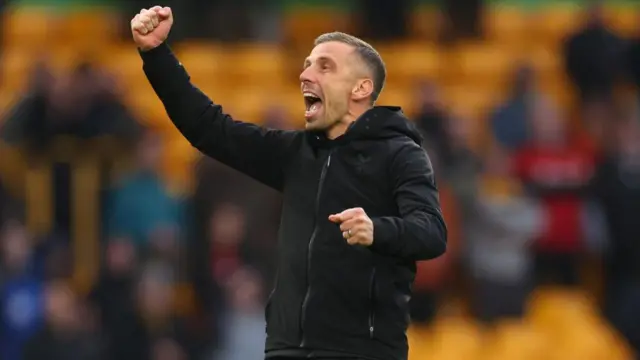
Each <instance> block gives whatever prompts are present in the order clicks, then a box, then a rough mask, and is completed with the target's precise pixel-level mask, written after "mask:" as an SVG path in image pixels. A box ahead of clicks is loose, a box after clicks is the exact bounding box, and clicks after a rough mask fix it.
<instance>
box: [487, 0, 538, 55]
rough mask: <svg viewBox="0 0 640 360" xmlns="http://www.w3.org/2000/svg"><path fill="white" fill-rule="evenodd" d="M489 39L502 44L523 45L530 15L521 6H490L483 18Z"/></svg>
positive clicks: (526, 37)
mask: <svg viewBox="0 0 640 360" xmlns="http://www.w3.org/2000/svg"><path fill="white" fill-rule="evenodd" d="M482 21H483V28H484V32H485V35H486V37H487V40H489V41H490V42H492V43H496V44H501V45H523V42H526V40H527V39H528V36H526V33H527V29H528V25H529V17H528V15H527V13H526V12H524V11H523V10H522V9H521V8H519V7H510V6H504V5H501V6H489V7H487V8H486V10H485V13H484V15H483V18H482Z"/></svg>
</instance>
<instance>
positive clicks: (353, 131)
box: [311, 106, 422, 145]
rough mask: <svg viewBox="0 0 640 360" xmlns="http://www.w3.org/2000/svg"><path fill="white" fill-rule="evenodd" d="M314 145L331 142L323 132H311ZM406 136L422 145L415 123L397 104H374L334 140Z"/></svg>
mask: <svg viewBox="0 0 640 360" xmlns="http://www.w3.org/2000/svg"><path fill="white" fill-rule="evenodd" d="M311 135H312V136H311V140H312V141H313V143H315V144H316V145H324V144H326V143H327V142H332V141H329V140H328V139H326V137H325V136H324V134H318V133H311ZM395 137H408V138H410V139H411V140H413V141H414V142H415V143H416V144H418V145H422V135H421V133H420V131H419V130H418V128H417V127H416V125H415V124H414V123H413V122H412V121H411V120H409V119H408V118H407V117H406V116H405V115H404V113H403V112H402V109H401V108H400V107H399V106H374V107H373V108H371V109H369V110H368V111H367V112H365V113H364V114H362V116H360V118H358V120H356V121H355V122H353V123H352V124H351V126H350V127H349V129H348V130H347V132H346V133H345V134H344V135H343V136H341V137H339V138H337V139H336V140H334V141H337V142H343V141H346V142H348V141H353V140H383V139H390V138H395Z"/></svg>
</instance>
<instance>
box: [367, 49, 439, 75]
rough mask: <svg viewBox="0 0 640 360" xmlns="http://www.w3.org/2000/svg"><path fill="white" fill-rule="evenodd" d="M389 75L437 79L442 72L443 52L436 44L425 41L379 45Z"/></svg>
mask: <svg viewBox="0 0 640 360" xmlns="http://www.w3.org/2000/svg"><path fill="white" fill-rule="evenodd" d="M378 50H379V51H380V55H381V56H382V58H383V60H384V62H385V64H386V66H387V72H388V74H389V75H388V76H389V77H393V78H396V79H403V80H410V81H415V80H416V79H420V78H428V79H434V80H435V79H437V78H438V77H439V75H440V74H441V73H442V72H441V66H442V63H441V56H440V55H441V53H440V51H439V50H438V49H437V48H436V47H435V46H430V45H428V44H424V43H421V42H419V43H408V44H397V45H391V46H384V47H379V48H378Z"/></svg>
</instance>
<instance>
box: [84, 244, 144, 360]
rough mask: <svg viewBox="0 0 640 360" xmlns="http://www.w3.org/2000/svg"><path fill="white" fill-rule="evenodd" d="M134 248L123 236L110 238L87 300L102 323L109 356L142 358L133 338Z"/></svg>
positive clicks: (134, 317)
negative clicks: (102, 262) (100, 269)
mask: <svg viewBox="0 0 640 360" xmlns="http://www.w3.org/2000/svg"><path fill="white" fill-rule="evenodd" d="M136 258H137V257H136V250H135V246H134V245H133V244H132V242H131V241H129V240H127V239H112V240H111V241H110V242H109V244H108V245H107V248H106V259H105V260H106V261H105V270H104V273H103V274H102V275H101V277H100V280H99V281H98V284H97V286H96V288H95V289H93V291H92V293H91V296H90V301H91V303H92V304H93V306H94V307H95V308H96V310H97V312H98V315H99V320H100V323H101V325H102V330H103V339H104V340H105V341H106V343H107V345H108V347H107V349H108V353H109V359H114V360H115V359H122V360H128V359H142V358H141V357H139V356H141V355H140V354H139V352H138V347H136V346H132V344H130V342H132V341H135V340H136V339H137V338H136V336H135V335H136V334H135V333H133V331H132V329H135V325H137V324H136V322H135V319H136V306H135V294H134V290H135V284H134V280H135V279H134V277H135V271H136V266H137V262H136Z"/></svg>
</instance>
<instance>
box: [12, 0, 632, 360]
mask: <svg viewBox="0 0 640 360" xmlns="http://www.w3.org/2000/svg"><path fill="white" fill-rule="evenodd" d="M153 5H157V4H156V3H151V2H149V1H140V0H127V1H124V0H122V1H116V0H15V1H9V0H3V1H0V6H1V8H2V16H1V24H0V25H1V32H2V34H1V36H2V43H1V46H0V74H1V76H0V104H1V105H0V106H2V110H3V112H2V117H1V118H0V137H1V139H2V140H1V141H0V205H1V209H2V211H1V215H2V216H1V218H0V223H1V227H0V228H1V232H0V359H2V360H19V359H26V360H32V359H38V360H40V359H53V360H76V359H77V360H84V359H87V360H88V359H92V360H94V359H105V360H111V359H114V360H129V359H131V360H141V359H150V360H151V359H153V360H182V359H220V360H236V359H237V360H250V359H262V351H263V346H264V337H265V334H264V332H265V330H264V329H265V328H264V326H265V325H264V311H263V304H264V303H265V301H266V298H267V296H268V294H269V292H270V290H271V285H272V280H273V278H274V271H275V269H274V258H275V254H274V249H275V246H274V242H275V241H276V240H275V239H276V233H277V228H278V221H279V219H278V218H279V206H280V198H279V195H278V194H277V193H275V192H273V191H271V190H269V189H266V188H265V187H263V186H261V185H259V184H257V183H255V182H253V181H252V180H249V179H247V178H245V177H244V176H242V175H240V174H238V173H236V172H234V171H232V170H229V169H228V168H226V167H224V166H222V165H220V164H219V163H217V162H215V161H213V160H210V159H203V158H201V157H200V156H199V155H198V154H197V153H196V152H195V151H194V150H193V149H192V148H191V147H190V146H189V144H188V143H187V141H186V140H184V139H183V138H182V137H181V136H180V135H179V134H178V132H177V131H176V130H175V129H174V128H173V126H172V124H171V123H170V121H169V120H168V119H167V116H166V115H165V113H164V110H163V108H162V106H161V103H160V102H159V101H158V100H157V98H156V97H155V95H154V93H153V91H152V89H151V87H150V86H149V85H148V83H147V81H146V79H145V77H144V74H143V72H142V70H141V61H140V59H139V56H138V54H137V51H136V49H135V47H134V45H133V43H132V42H131V40H130V31H129V21H130V19H131V18H132V16H133V15H134V14H135V13H137V12H138V11H140V9H141V8H143V7H150V6H153ZM160 5H166V6H172V7H173V9H174V13H175V17H176V23H175V26H174V31H173V33H172V36H171V42H172V46H173V48H174V50H175V51H176V53H177V54H178V55H179V58H180V60H181V61H182V62H183V63H184V64H185V66H186V68H187V69H188V71H189V72H190V73H191V75H192V78H193V80H194V82H195V83H196V84H197V85H198V86H200V87H201V88H202V89H203V90H204V91H205V92H206V93H207V94H208V95H210V96H211V97H212V99H213V100H214V101H216V102H218V103H221V104H224V105H225V109H226V110H227V111H228V112H230V113H231V114H233V115H234V116H235V117H236V118H238V119H244V120H247V121H253V122H257V123H260V124H264V125H266V126H270V127H275V128H301V127H302V126H303V125H304V124H303V118H302V112H303V101H302V97H301V96H300V93H299V84H298V74H299V71H300V69H301V65H302V60H303V59H304V57H305V56H306V55H307V54H308V52H309V51H310V49H311V47H312V41H313V39H314V38H315V37H316V36H318V35H319V34H321V33H323V32H328V31H334V30H341V31H346V32H349V33H353V34H355V35H358V36H362V37H363V38H364V39H366V40H367V41H370V42H371V43H372V44H373V45H374V46H376V47H377V48H378V49H379V51H380V52H381V54H382V56H383V58H384V59H385V61H386V63H387V67H388V71H389V77H388V84H387V86H386V88H385V90H384V92H383V95H382V98H381V100H380V104H397V105H401V106H403V107H404V109H405V112H406V113H407V114H409V115H410V116H411V117H412V118H413V119H414V120H415V121H416V123H417V124H418V125H419V126H420V128H421V129H422V130H423V132H424V135H425V138H426V141H425V146H426V147H427V148H428V150H429V152H430V156H431V158H432V160H433V163H434V166H435V167H436V175H437V177H438V184H439V187H440V195H441V201H442V207H443V211H444V214H445V218H446V220H447V223H448V226H449V229H450V238H449V243H450V245H449V250H448V252H447V254H446V255H445V256H443V257H441V258H439V259H437V260H433V261H429V262H423V263H421V264H420V265H419V272H418V276H417V279H416V283H415V286H414V291H415V296H414V298H413V300H412V304H411V305H412V306H411V308H412V318H413V325H412V328H411V330H410V332H409V338H410V342H411V356H410V359H411V360H421V359H442V360H449V359H469V360H473V359H478V360H479V359H483V360H501V359H509V360H518V359H521V360H527V359H536V360H537V359H551V360H556V359H557V360H560V359H562V360H566V359H589V360H616V359H620V360H626V359H638V355H637V350H638V349H640V221H638V214H640V112H639V109H640V98H639V97H638V94H637V90H638V85H639V84H640V22H638V20H640V11H639V10H640V6H639V4H638V3H637V1H636V0H628V1H615V0H607V1H606V3H605V2H593V1H591V2H588V1H579V0H575V1H570V0H566V1H559V0H493V1H488V0H485V1H483V0H464V1H463V0H441V1H438V0H435V1H434V0H420V1H418V0H367V1H356V0H331V1H330V0H270V1H269V0H233V1H231V0H189V1H187V0H165V1H164V3H162V4H160Z"/></svg>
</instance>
